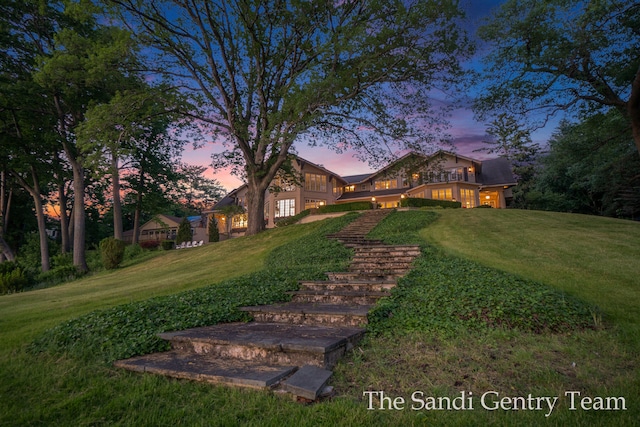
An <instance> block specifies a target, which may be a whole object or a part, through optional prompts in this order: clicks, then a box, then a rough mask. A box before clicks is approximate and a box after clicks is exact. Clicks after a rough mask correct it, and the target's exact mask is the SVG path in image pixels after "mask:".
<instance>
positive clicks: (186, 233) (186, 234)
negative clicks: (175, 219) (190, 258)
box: [176, 217, 193, 245]
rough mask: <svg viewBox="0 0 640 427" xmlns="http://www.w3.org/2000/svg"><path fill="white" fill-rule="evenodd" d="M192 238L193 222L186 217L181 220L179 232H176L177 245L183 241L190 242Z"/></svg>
mask: <svg viewBox="0 0 640 427" xmlns="http://www.w3.org/2000/svg"><path fill="white" fill-rule="evenodd" d="M192 238H193V235H192V234H191V223H190V222H189V220H188V219H187V218H186V217H185V218H183V219H182V222H180V225H179V226H178V232H177V233H176V245H179V244H180V243H183V242H190V241H191V239H192Z"/></svg>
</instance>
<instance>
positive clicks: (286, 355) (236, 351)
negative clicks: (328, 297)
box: [158, 322, 365, 368]
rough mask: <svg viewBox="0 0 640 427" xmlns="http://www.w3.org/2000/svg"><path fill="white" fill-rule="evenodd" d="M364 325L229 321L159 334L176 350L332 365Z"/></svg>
mask: <svg viewBox="0 0 640 427" xmlns="http://www.w3.org/2000/svg"><path fill="white" fill-rule="evenodd" d="M364 332H365V331H364V329H362V328H353V327H331V328H330V327H323V326H310V325H295V324H287V323H262V322H249V323H227V324H218V325H213V326H206V327H201V328H192V329H187V330H184V331H178V332H167V333H163V334H159V335H158V336H160V337H161V338H162V339H165V340H168V341H169V342H171V347H172V348H173V350H177V351H182V352H184V353H194V354H200V355H203V356H207V357H209V358H210V359H220V358H222V359H231V358H232V359H237V360H246V361H252V362H255V363H260V364H265V365H295V366H302V365H314V366H318V367H321V368H331V367H333V366H334V365H335V363H336V361H337V360H338V359H339V358H340V357H342V355H344V354H345V353H346V352H347V351H349V350H351V349H352V348H353V346H354V345H355V343H357V342H358V341H359V340H360V339H361V338H362V336H363V335H364Z"/></svg>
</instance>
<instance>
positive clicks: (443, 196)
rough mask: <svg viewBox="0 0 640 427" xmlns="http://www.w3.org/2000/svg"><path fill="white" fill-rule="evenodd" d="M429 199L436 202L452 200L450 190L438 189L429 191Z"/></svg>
mask: <svg viewBox="0 0 640 427" xmlns="http://www.w3.org/2000/svg"><path fill="white" fill-rule="evenodd" d="M431 198H432V199H436V200H453V195H452V193H451V189H450V188H440V189H438V190H431Z"/></svg>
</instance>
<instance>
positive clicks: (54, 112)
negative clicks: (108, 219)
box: [20, 0, 138, 271]
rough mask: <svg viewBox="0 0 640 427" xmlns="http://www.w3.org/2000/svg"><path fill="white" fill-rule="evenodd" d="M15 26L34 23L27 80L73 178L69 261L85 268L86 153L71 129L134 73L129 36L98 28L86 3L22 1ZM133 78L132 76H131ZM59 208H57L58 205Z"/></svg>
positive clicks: (27, 35)
mask: <svg viewBox="0 0 640 427" xmlns="http://www.w3.org/2000/svg"><path fill="white" fill-rule="evenodd" d="M24 4H26V5H27V6H28V10H27V11H26V13H25V14H23V15H22V17H21V18H20V19H21V21H20V25H23V26H24V25H25V23H30V22H36V23H38V24H42V25H35V26H34V29H33V31H26V32H25V33H24V40H27V41H28V42H31V40H33V43H35V44H37V48H38V61H37V67H35V68H34V70H33V73H32V76H33V81H34V82H35V83H37V84H38V86H39V88H38V93H40V94H41V95H42V97H43V98H44V99H46V100H47V102H48V106H47V112H48V114H50V115H51V116H52V117H54V118H55V120H56V123H55V126H54V129H55V131H56V132H57V134H58V138H57V141H58V143H59V144H60V145H61V147H60V148H61V151H62V153H63V154H62V155H61V157H64V159H65V160H66V161H67V162H68V163H69V165H70V166H71V170H72V174H73V178H72V179H73V263H74V265H75V266H76V267H77V268H78V269H79V270H80V271H86V270H87V269H88V267H87V263H86V258H85V246H86V242H85V237H86V236H85V188H86V187H85V180H86V178H87V171H86V168H87V164H86V161H87V155H88V154H89V153H87V152H86V151H84V150H83V149H82V147H81V146H79V145H78V144H77V138H76V133H75V132H76V127H77V126H78V125H80V124H81V123H82V122H83V120H84V118H85V113H86V110H87V108H88V106H89V105H90V104H91V103H92V102H107V101H108V100H109V99H110V98H111V97H112V96H113V94H114V93H115V91H116V89H117V88H119V87H123V86H124V87H128V84H127V81H128V80H129V79H130V78H132V75H131V74H130V73H129V72H128V71H129V70H130V69H136V68H138V67H136V66H135V55H133V54H132V50H133V46H134V45H133V43H132V40H131V38H130V37H129V34H128V33H127V32H126V31H124V30H123V29H120V28H118V27H116V26H108V25H102V24H101V23H99V22H98V19H97V15H98V14H99V13H100V10H99V9H98V8H97V7H96V6H95V5H94V4H93V3H91V2H90V1H85V0H80V1H72V2H67V1H56V0H50V1H48V2H42V1H36V0H28V1H26V2H24ZM134 78H135V77H134ZM61 209H62V207H61Z"/></svg>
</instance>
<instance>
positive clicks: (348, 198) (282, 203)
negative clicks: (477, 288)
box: [207, 151, 516, 233]
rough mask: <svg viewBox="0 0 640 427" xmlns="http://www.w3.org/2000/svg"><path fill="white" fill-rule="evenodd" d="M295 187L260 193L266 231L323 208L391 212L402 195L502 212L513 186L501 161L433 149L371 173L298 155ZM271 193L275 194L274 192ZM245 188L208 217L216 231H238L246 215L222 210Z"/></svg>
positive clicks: (275, 186)
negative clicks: (366, 204)
mask: <svg viewBox="0 0 640 427" xmlns="http://www.w3.org/2000/svg"><path fill="white" fill-rule="evenodd" d="M292 163H293V167H294V169H295V170H296V172H297V174H298V176H299V177H300V181H301V182H300V184H293V183H288V182H286V180H284V179H283V178H280V177H277V178H276V179H275V180H274V182H273V183H272V186H271V189H270V190H268V191H267V193H266V194H265V203H264V214H265V221H266V226H267V228H271V227H274V226H275V223H276V222H277V221H278V220H279V219H282V218H286V217H290V216H293V215H296V214H298V213H300V212H302V211H303V210H305V209H309V208H315V207H318V206H322V205H325V204H334V203H335V204H339V203H348V202H354V201H370V202H372V203H375V204H376V205H377V206H378V207H380V208H395V207H398V206H399V205H400V201H401V200H402V198H404V197H414V198H425V199H439V200H450V201H459V202H461V204H462V207H463V208H474V207H477V206H481V205H487V206H491V207H493V208H505V207H506V206H507V203H508V201H509V199H510V198H511V197H512V194H511V187H513V186H514V185H516V181H515V179H514V177H513V173H512V170H511V164H510V163H509V161H508V160H507V159H505V158H496V159H490V160H476V159H472V158H469V157H465V156H460V155H457V154H453V153H449V152H445V151H439V152H437V153H436V154H433V155H431V156H425V155H422V154H417V153H409V154H407V155H405V156H404V157H402V158H400V159H398V160H396V161H395V162H393V163H391V164H389V165H387V166H386V167H384V168H382V169H380V170H378V171H376V172H373V173H371V174H363V175H352V176H340V175H338V174H336V173H335V172H331V171H330V170H328V169H326V168H324V167H323V166H319V165H316V164H314V163H311V162H309V161H307V160H305V159H302V158H300V157H296V158H295V160H294V161H293V162H292ZM274 190H276V191H274ZM246 200H247V186H246V185H243V186H241V187H239V188H236V189H235V190H233V191H232V192H230V193H229V194H227V195H226V196H225V197H224V198H223V199H222V200H221V201H220V202H218V203H217V204H216V205H215V206H214V207H213V209H212V210H211V211H209V212H207V213H208V214H209V215H214V216H215V217H216V219H217V220H218V226H219V229H220V232H221V233H225V232H229V231H231V232H232V233H242V232H243V231H244V230H245V229H246V226H247V222H246V221H247V216H246V213H245V214H237V215H235V216H233V217H232V219H231V222H232V223H231V226H230V227H229V224H227V217H226V215H225V214H223V211H224V207H225V206H230V205H236V206H242V207H243V208H245V209H246Z"/></svg>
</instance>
